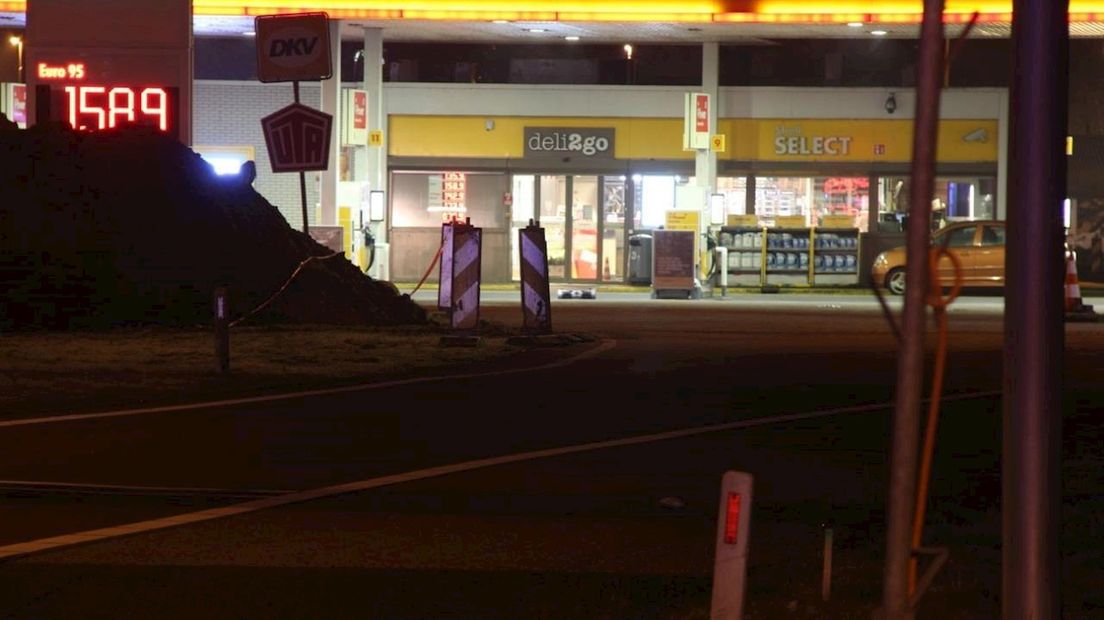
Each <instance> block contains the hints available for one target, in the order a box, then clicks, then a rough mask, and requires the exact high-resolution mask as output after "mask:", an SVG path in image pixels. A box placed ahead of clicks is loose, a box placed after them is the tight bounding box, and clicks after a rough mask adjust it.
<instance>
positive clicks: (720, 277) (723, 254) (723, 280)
mask: <svg viewBox="0 0 1104 620" xmlns="http://www.w3.org/2000/svg"><path fill="white" fill-rule="evenodd" d="M715 251H716V252H717V256H716V259H715V260H716V261H717V269H718V270H719V271H717V286H720V287H721V297H724V296H726V295H728V248H726V247H724V246H717V248H716V250H715Z"/></svg>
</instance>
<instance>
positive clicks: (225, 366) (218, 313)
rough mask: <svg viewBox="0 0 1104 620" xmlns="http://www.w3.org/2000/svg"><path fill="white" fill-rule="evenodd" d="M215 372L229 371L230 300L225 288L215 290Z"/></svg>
mask: <svg viewBox="0 0 1104 620" xmlns="http://www.w3.org/2000/svg"><path fill="white" fill-rule="evenodd" d="M213 309H214V315H215V316H214V321H213V322H214V327H215V370H217V371H218V372H220V373H222V372H227V371H229V370H230V299H229V295H228V293H227V288H226V287H225V286H220V287H218V288H216V289H215V304H214V308H213Z"/></svg>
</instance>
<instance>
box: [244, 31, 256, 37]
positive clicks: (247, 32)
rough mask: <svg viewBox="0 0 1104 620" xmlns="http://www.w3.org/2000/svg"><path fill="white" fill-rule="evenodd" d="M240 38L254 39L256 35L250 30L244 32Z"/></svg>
mask: <svg viewBox="0 0 1104 620" xmlns="http://www.w3.org/2000/svg"><path fill="white" fill-rule="evenodd" d="M242 36H243V37H255V36H257V33H256V32H253V31H252V30H246V31H245V32H243V33H242Z"/></svg>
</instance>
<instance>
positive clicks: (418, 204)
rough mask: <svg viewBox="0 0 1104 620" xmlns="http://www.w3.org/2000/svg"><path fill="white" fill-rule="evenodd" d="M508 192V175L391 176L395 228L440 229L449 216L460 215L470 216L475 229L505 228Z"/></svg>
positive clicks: (465, 173) (407, 174)
mask: <svg viewBox="0 0 1104 620" xmlns="http://www.w3.org/2000/svg"><path fill="white" fill-rule="evenodd" d="M457 179H459V180H457ZM455 188H459V189H455ZM505 189H506V175H504V174H501V173H469V172H395V173H394V174H392V175H391V222H392V226H393V227H395V228H437V227H440V226H441V224H442V222H443V221H444V218H445V216H446V215H448V214H450V213H458V214H459V215H460V216H461V217H470V218H471V222H472V224H473V225H475V226H481V227H484V228H504V227H505V226H506V218H505V211H504V210H503V209H502V193H503V192H504V191H505Z"/></svg>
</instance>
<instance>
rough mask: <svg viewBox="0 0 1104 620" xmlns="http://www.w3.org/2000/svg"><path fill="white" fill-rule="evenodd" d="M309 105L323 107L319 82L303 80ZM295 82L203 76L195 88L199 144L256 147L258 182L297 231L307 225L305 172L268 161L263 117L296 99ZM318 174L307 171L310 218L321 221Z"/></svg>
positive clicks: (196, 140) (304, 100) (301, 91)
mask: <svg viewBox="0 0 1104 620" xmlns="http://www.w3.org/2000/svg"><path fill="white" fill-rule="evenodd" d="M299 94H300V99H301V102H302V103H303V104H304V105H308V106H311V107H312V108H318V107H319V106H320V102H319V98H320V90H319V86H318V84H302V85H300V89H299ZM293 100H294V97H293V95H292V87H291V84H290V83H287V84H262V83H260V82H232V81H209V80H197V81H196V83H195V91H194V105H195V110H194V113H193V118H194V119H195V128H194V131H193V136H192V141H193V143H194V144H195V145H196V146H252V147H253V150H254V152H255V153H256V162H257V180H256V181H255V182H254V184H253V186H254V187H255V188H256V189H257V191H258V192H260V194H261V195H262V196H264V197H265V198H266V199H268V201H269V202H271V203H272V204H273V205H275V206H276V208H278V209H279V210H280V213H283V215H284V218H285V219H287V221H288V224H290V225H291V227H292V228H295V229H296V230H301V229H302V228H303V218H302V207H301V206H300V205H301V204H302V201H301V199H300V197H299V175H298V174H295V173H290V172H285V173H281V174H273V173H272V166H271V165H270V164H269V161H268V150H267V149H266V148H265V143H264V136H263V135H262V134H261V121H260V119H261V118H262V117H264V116H267V115H268V114H271V113H272V112H275V111H276V110H278V109H280V108H282V107H284V106H286V105H288V104H290V103H292V101H293ZM318 183H319V181H318V173H315V172H308V173H307V217H308V218H309V219H308V223H309V224H311V225H312V226H313V225H314V224H315V204H316V203H317V202H318Z"/></svg>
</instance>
